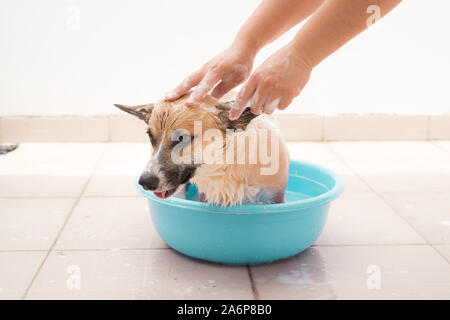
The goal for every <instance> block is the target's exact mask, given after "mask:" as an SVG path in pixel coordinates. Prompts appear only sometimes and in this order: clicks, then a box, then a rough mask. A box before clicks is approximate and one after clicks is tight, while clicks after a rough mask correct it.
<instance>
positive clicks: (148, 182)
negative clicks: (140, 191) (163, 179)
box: [139, 173, 159, 191]
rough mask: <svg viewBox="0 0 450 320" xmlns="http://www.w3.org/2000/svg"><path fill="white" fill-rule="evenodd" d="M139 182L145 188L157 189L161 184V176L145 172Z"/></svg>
mask: <svg viewBox="0 0 450 320" xmlns="http://www.w3.org/2000/svg"><path fill="white" fill-rule="evenodd" d="M139 184H140V185H141V186H142V187H143V188H144V189H145V190H150V191H151V190H156V188H157V187H158V184H159V178H158V177H157V176H156V175H154V174H151V173H143V174H142V175H141V177H140V178H139Z"/></svg>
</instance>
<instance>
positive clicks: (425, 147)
mask: <svg viewBox="0 0 450 320" xmlns="http://www.w3.org/2000/svg"><path fill="white" fill-rule="evenodd" d="M329 145H330V147H331V148H332V149H333V150H334V151H335V152H336V153H337V154H339V156H341V157H342V158H345V159H406V160H407V159H410V158H426V159H430V158H431V159H433V158H436V159H448V160H449V161H450V154H449V153H447V152H445V151H443V150H441V149H440V148H438V147H436V146H435V145H433V144H432V143H431V142H427V141H352V142H349V141H343V142H332V143H329Z"/></svg>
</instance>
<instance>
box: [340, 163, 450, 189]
mask: <svg viewBox="0 0 450 320" xmlns="http://www.w3.org/2000/svg"><path fill="white" fill-rule="evenodd" d="M345 161H346V163H347V164H348V165H349V166H350V167H351V168H352V169H353V170H354V171H355V172H356V173H357V174H358V175H359V176H361V177H362V178H363V179H364V180H365V181H366V182H367V183H368V184H369V185H370V186H371V187H372V188H373V189H374V190H376V191H377V192H403V191H404V192H412V191H447V190H450V161H449V160H446V159H420V158H411V159H408V160H399V159H346V160H345Z"/></svg>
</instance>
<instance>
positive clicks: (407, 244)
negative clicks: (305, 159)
mask: <svg viewBox="0 0 450 320" xmlns="http://www.w3.org/2000/svg"><path fill="white" fill-rule="evenodd" d="M383 246H389V247H407V246H450V244H448V243H445V242H443V243H432V244H430V243H419V242H417V243H359V244H346V243H342V244H313V245H312V246H311V247H314V248H321V247H383ZM153 250H173V249H172V248H170V247H157V248H156V247H155V248H53V250H52V251H55V252H56V251H62V252H92V251H94V252H109V251H112V252H119V251H153ZM27 252H48V250H45V249H29V250H28V249H23V250H21V249H19V250H0V253H27Z"/></svg>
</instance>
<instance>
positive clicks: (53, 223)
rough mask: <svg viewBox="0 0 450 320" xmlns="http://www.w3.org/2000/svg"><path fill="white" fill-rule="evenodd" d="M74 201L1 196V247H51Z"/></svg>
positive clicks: (26, 248)
mask: <svg viewBox="0 0 450 320" xmlns="http://www.w3.org/2000/svg"><path fill="white" fill-rule="evenodd" d="M75 201H76V199H75V198H72V199H11V198H7V199H5V198H3V199H2V198H0V208H1V214H0V250H48V249H49V248H50V246H51V245H52V243H53V241H54V240H55V238H56V236H57V234H58V232H59V231H60V230H61V228H62V226H63V224H64V221H65V219H66V218H67V216H68V215H69V213H70V210H71V209H72V207H73V205H74V204H75Z"/></svg>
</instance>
